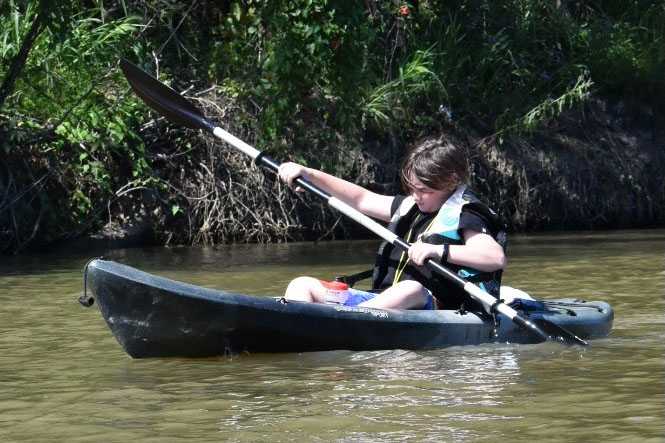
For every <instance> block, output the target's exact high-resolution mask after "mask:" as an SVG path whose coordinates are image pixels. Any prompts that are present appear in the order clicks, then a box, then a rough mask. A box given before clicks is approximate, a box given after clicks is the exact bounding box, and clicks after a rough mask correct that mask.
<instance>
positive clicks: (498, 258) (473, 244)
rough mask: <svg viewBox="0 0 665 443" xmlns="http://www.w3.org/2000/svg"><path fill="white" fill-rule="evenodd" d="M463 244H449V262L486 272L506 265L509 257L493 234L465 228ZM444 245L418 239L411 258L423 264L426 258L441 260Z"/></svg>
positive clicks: (410, 252)
mask: <svg viewBox="0 0 665 443" xmlns="http://www.w3.org/2000/svg"><path fill="white" fill-rule="evenodd" d="M462 234H463V235H464V242H465V243H464V244H463V245H449V246H448V257H447V260H446V261H447V262H448V263H454V264H456V265H460V266H468V267H470V268H473V269H477V270H479V271H484V272H492V271H497V270H499V269H503V268H505V267H506V264H507V259H506V255H505V253H504V251H503V248H502V247H501V245H499V244H498V243H497V242H496V241H495V240H494V238H492V236H490V235H488V234H483V233H481V232H477V231H473V230H470V229H465V230H464V231H463V232H462ZM443 254H444V245H432V244H429V243H423V242H421V241H417V242H416V243H414V244H413V245H412V246H411V249H409V259H411V261H413V262H414V263H415V264H416V265H418V266H422V265H423V264H424V263H425V260H426V259H428V258H433V259H434V260H441V258H442V257H443Z"/></svg>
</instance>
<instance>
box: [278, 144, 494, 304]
mask: <svg viewBox="0 0 665 443" xmlns="http://www.w3.org/2000/svg"><path fill="white" fill-rule="evenodd" d="M400 175H401V180H402V184H403V186H404V188H405V189H406V190H407V191H408V195H396V196H388V195H381V194H377V193H374V192H372V191H370V190H368V189H365V188H363V187H361V186H358V185H356V184H353V183H350V182H348V181H345V180H342V179H340V178H337V177H334V176H332V175H330V174H327V173H325V172H322V171H319V170H316V169H312V168H307V167H304V166H302V165H298V164H296V163H284V164H282V165H281V166H280V168H279V177H280V178H281V179H282V180H283V181H284V182H286V183H287V184H289V186H292V185H293V183H294V180H295V179H296V178H297V177H303V178H305V179H307V180H309V181H310V182H312V183H313V184H315V185H317V186H319V187H320V188H322V189H324V190H325V191H327V192H328V193H330V194H331V195H333V196H335V197H337V198H339V199H340V200H343V201H344V202H346V203H347V204H349V205H351V206H352V207H354V208H355V209H357V210H358V211H360V212H362V213H363V214H365V215H367V216H370V217H373V218H375V219H378V220H381V221H384V222H388V223H389V225H388V228H389V229H390V230H391V231H392V232H395V233H396V234H397V235H399V236H400V237H401V238H403V239H404V240H405V241H407V242H409V243H412V246H411V248H410V249H409V251H408V253H406V252H402V251H400V250H398V249H396V248H394V247H393V246H392V245H390V244H389V243H387V242H385V243H384V244H382V245H381V247H380V248H379V252H378V256H377V261H376V264H375V267H374V275H373V289H372V291H361V290H357V289H354V288H350V289H349V291H350V297H349V298H348V299H347V300H346V302H344V304H346V305H350V306H356V305H358V306H366V307H374V308H398V309H435V308H436V307H439V308H459V307H460V305H463V304H464V303H465V302H467V303H466V306H467V307H469V303H468V297H467V296H466V295H465V293H464V291H463V290H462V289H461V288H458V287H457V286H455V285H454V284H452V283H450V282H448V281H447V280H445V278H444V277H440V276H438V275H436V274H433V273H431V272H430V271H429V269H427V268H426V267H425V266H423V265H424V263H425V261H426V260H427V259H430V258H431V259H433V260H436V261H438V262H440V263H442V264H443V265H445V266H447V267H448V268H450V269H451V270H453V271H455V272H457V273H458V275H460V276H461V277H463V278H466V279H468V280H470V281H473V282H474V283H476V284H478V285H480V287H482V288H483V289H485V290H486V291H487V292H489V293H490V294H492V295H494V296H495V297H498V293H499V287H500V284H501V272H502V270H503V268H504V267H505V266H506V256H505V253H504V248H503V243H504V240H505V233H504V231H503V224H502V223H501V221H500V219H499V218H498V216H497V215H496V213H494V211H492V210H491V209H490V208H488V207H487V206H486V205H484V204H483V203H481V202H480V201H479V200H478V199H477V198H476V197H475V196H474V195H473V193H472V192H471V191H470V190H469V189H468V188H467V187H466V185H465V182H466V181H467V179H468V166H467V157H466V153H465V151H464V149H463V148H461V147H459V146H456V145H454V144H452V143H451V142H450V141H449V140H447V139H446V138H445V137H437V138H430V139H426V140H424V141H422V142H420V143H418V144H416V145H414V146H413V147H412V148H411V149H410V150H409V152H408V153H407V155H406V157H405V159H404V161H403V164H402V168H401V173H400ZM296 190H299V189H296ZM327 291H328V288H327V287H326V282H322V281H320V280H318V279H316V278H313V277H305V276H303V277H298V278H296V279H294V280H292V281H291V283H289V285H288V287H287V289H286V293H285V298H286V299H288V300H300V301H308V302H320V303H323V302H325V297H326V293H327Z"/></svg>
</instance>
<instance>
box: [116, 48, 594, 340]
mask: <svg viewBox="0 0 665 443" xmlns="http://www.w3.org/2000/svg"><path fill="white" fill-rule="evenodd" d="M120 68H121V69H122V71H123V73H124V74H125V77H126V78H127V80H128V81H129V84H130V85H131V86H132V89H134V91H135V92H136V94H137V95H138V96H139V97H141V98H142V99H143V100H144V101H145V102H146V104H147V105H148V106H150V107H151V108H153V109H154V110H155V111H157V112H159V113H160V114H162V115H163V116H164V117H166V118H167V119H169V120H170V121H172V122H173V123H177V124H179V125H182V126H186V127H188V128H192V129H203V130H205V131H208V132H211V133H212V134H213V135H215V136H216V137H217V138H220V139H222V140H224V141H225V142H227V143H228V144H230V145H231V146H233V147H234V148H236V149H237V150H239V151H241V152H243V153H245V154H247V155H248V156H249V157H251V158H252V159H253V160H254V161H255V162H256V163H259V162H260V163H261V164H262V165H263V166H265V167H267V168H268V169H271V170H273V171H274V172H277V170H278V169H279V164H278V163H277V162H276V161H275V160H273V159H271V158H270V157H268V156H267V155H265V154H264V153H262V152H261V151H259V150H257V149H255V148H254V147H252V146H250V145H248V144H247V143H245V142H244V141H242V140H240V139H238V138H236V137H235V136H233V135H232V134H230V133H228V132H226V131H225V130H224V129H222V128H220V127H218V126H215V125H214V124H213V123H212V122H210V121H209V120H208V119H206V118H205V117H204V116H203V114H202V113H201V111H200V110H199V109H198V108H197V107H196V106H194V105H193V104H192V103H191V102H189V101H188V100H187V99H186V98H184V97H183V96H181V95H180V94H178V93H177V92H176V91H174V90H173V89H171V88H169V87H168V86H166V85H164V84H163V83H161V82H160V81H159V80H157V79H155V78H154V77H152V76H150V75H148V74H147V73H145V72H144V71H142V70H141V69H139V68H138V67H137V66H135V65H133V64H132V63H130V62H128V61H126V60H122V61H121V62H120ZM295 182H296V183H297V184H298V185H299V186H300V187H301V188H303V189H307V190H308V191H310V192H313V193H314V194H316V195H318V196H319V197H321V198H323V199H324V200H326V201H327V202H328V205H329V206H331V207H333V208H335V209H337V210H338V211H340V212H341V213H342V214H344V215H346V216H347V217H349V218H351V219H352V220H354V221H356V222H358V223H360V224H361V225H363V226H364V227H366V228H367V229H369V230H370V231H372V232H374V233H375V234H377V235H378V236H379V237H381V238H383V239H384V240H386V241H387V242H389V243H391V244H392V245H394V246H395V247H397V248H398V249H400V250H403V251H408V250H409V248H410V245H409V243H407V242H405V241H404V240H402V239H401V238H400V237H399V236H397V235H396V234H395V233H394V232H391V231H389V230H388V229H386V228H385V227H383V226H382V225H381V224H379V223H378V222H376V221H374V220H373V219H371V218H370V217H368V216H366V215H364V214H363V213H361V212H359V211H357V210H356V209H354V208H353V207H351V206H349V205H348V204H346V203H344V202H343V201H341V200H339V199H338V198H336V197H333V196H331V195H330V194H328V193H327V192H326V191H324V190H322V189H320V188H319V187H317V186H315V185H314V184H312V183H310V182H309V181H307V180H305V179H303V178H302V177H298V178H297V179H296V180H295ZM425 265H426V266H427V267H428V268H429V269H430V270H432V271H433V272H436V273H437V274H439V275H441V276H443V277H445V278H447V279H448V280H450V281H451V282H453V283H454V284H456V285H458V286H459V287H461V288H463V289H464V291H465V292H466V293H467V294H469V295H470V296H471V297H472V298H473V299H475V300H477V301H478V302H480V303H481V304H482V305H483V306H484V307H485V309H486V310H487V311H488V312H498V313H501V314H503V315H505V316H506V317H508V318H510V319H511V320H512V321H513V322H514V323H516V324H517V325H519V326H520V327H522V328H523V329H524V330H526V331H528V332H529V333H531V334H532V335H533V336H534V337H535V338H537V339H538V340H539V341H546V340H550V341H557V342H560V343H565V344H579V345H586V344H587V343H586V342H585V341H584V340H582V339H581V338H579V337H577V336H576V335H574V334H572V333H571V332H569V331H567V330H565V329H564V328H562V327H560V326H559V325H557V324H555V323H552V322H550V321H547V320H545V319H539V320H537V321H534V322H532V321H530V320H529V319H527V318H524V317H522V316H521V315H520V314H519V313H518V312H517V311H515V310H514V309H513V308H511V307H510V306H508V305H506V304H505V303H503V302H502V301H501V300H497V299H496V298H494V297H493V296H491V295H490V294H488V293H487V292H485V291H483V290H482V289H480V288H479V287H478V286H476V285H474V284H473V283H471V282H468V281H466V280H464V279H462V278H460V277H459V276H458V275H457V274H455V273H454V272H452V271H450V270H448V269H447V268H445V267H444V266H442V265H441V264H439V263H436V262H435V261H433V260H427V262H426V263H425Z"/></svg>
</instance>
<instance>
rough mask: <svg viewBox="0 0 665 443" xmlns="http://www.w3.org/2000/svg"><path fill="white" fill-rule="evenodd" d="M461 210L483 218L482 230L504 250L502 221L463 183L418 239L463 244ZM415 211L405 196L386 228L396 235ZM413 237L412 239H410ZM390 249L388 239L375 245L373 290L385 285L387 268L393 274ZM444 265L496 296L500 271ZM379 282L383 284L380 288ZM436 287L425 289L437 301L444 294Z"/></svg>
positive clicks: (410, 199)
mask: <svg viewBox="0 0 665 443" xmlns="http://www.w3.org/2000/svg"><path fill="white" fill-rule="evenodd" d="M462 211H465V212H471V213H473V214H474V215H476V216H478V217H480V218H482V219H483V220H485V221H486V222H487V225H488V229H489V232H486V233H487V234H489V235H491V236H492V237H493V238H494V239H495V240H496V242H497V243H498V244H499V245H501V246H502V247H503V248H504V250H505V249H506V246H507V236H506V226H505V223H504V222H503V220H502V219H501V218H500V217H499V215H498V214H497V213H496V212H494V211H493V210H492V209H491V208H489V207H488V206H487V205H485V204H484V203H483V202H481V201H480V200H479V199H478V198H477V197H476V196H475V194H473V192H471V191H470V190H469V189H467V188H466V187H465V186H460V187H459V188H458V189H457V190H456V191H455V193H453V195H452V196H451V197H450V198H448V200H446V202H445V203H444V205H443V206H442V207H441V209H440V210H439V212H438V213H437V215H436V216H435V220H434V222H433V223H432V225H431V226H430V227H429V228H428V230H427V231H426V232H425V233H424V234H423V236H422V240H423V241H425V242H427V243H432V244H444V243H447V244H449V245H461V244H464V238H463V236H462V232H461V229H459V222H460V216H461V213H462ZM418 213H419V210H418V207H417V206H416V204H415V202H414V200H413V199H412V198H411V197H407V198H406V199H404V201H403V202H402V203H401V204H400V207H399V208H398V209H397V210H396V211H395V213H394V214H393V217H392V219H391V221H390V224H389V225H388V229H389V230H390V231H392V232H395V233H397V234H399V233H398V232H397V229H398V227H400V226H404V222H406V221H408V223H407V226H410V225H411V224H412V223H413V220H414V219H415V217H416V216H417V214H418ZM413 240H414V239H412V240H411V241H413ZM393 250H394V247H393V245H391V244H390V243H388V242H383V243H382V244H381V246H380V247H379V250H378V253H377V259H376V264H375V266H374V272H373V275H372V287H373V288H374V289H384V288H385V286H386V285H385V284H383V282H384V280H385V278H386V276H387V275H388V273H389V272H390V271H392V272H393V273H394V272H395V270H394V260H392V261H391V260H390V256H391V253H392V252H393ZM446 267H448V268H449V269H450V270H452V271H453V272H456V273H457V275H458V276H460V277H462V278H464V279H465V280H468V281H471V282H474V283H475V284H477V285H478V286H480V287H481V288H482V289H484V290H485V291H487V292H488V293H489V294H491V295H494V296H495V297H498V295H499V289H500V287H501V275H502V270H497V271H494V272H483V271H479V270H476V269H473V268H468V267H463V266H459V265H455V264H452V263H447V264H446ZM433 278H434V279H439V282H440V283H442V284H443V285H444V286H449V285H447V284H446V283H443V282H441V279H444V277H439V276H433ZM382 285H383V287H381V286H382ZM425 286H427V285H425ZM436 286H438V285H432V287H429V289H430V290H432V291H433V294H434V296H435V297H437V298H439V299H440V300H445V298H446V294H437V293H436V289H435V287H436Z"/></svg>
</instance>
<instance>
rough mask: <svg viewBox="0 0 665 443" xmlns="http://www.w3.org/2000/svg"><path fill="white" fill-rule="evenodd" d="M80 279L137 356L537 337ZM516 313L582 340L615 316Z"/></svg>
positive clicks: (595, 305) (118, 269) (512, 329)
mask: <svg viewBox="0 0 665 443" xmlns="http://www.w3.org/2000/svg"><path fill="white" fill-rule="evenodd" d="M85 278H86V287H87V288H89V289H90V290H91V291H92V294H93V295H94V299H95V300H96V301H97V304H98V305H99V309H100V311H101V313H102V316H103V317H104V320H106V323H107V324H108V326H109V328H110V329H111V332H112V333H113V335H114V336H115V338H116V339H117V340H118V342H119V343H120V345H121V346H122V347H123V349H124V350H125V351H126V352H127V353H128V354H129V355H130V356H132V357H134V358H145V357H210V356H218V355H227V354H236V353H240V352H306V351H328V350H337V349H346V350H357V351H360V350H380V349H434V348H443V347H447V346H457V345H477V344H481V343H489V342H502V343H505V342H510V343H533V342H534V337H533V335H532V334H528V333H526V332H525V331H523V330H522V329H520V328H519V327H518V326H516V325H515V323H513V322H512V321H510V320H509V319H508V318H507V317H503V315H501V314H499V315H497V316H496V321H495V319H494V318H493V317H492V316H489V315H485V314H483V313H472V312H459V311H452V310H437V311H422V310H385V309H371V308H363V307H347V306H340V305H328V304H318V303H302V302H293V301H289V302H287V301H285V300H284V299H281V298H275V297H261V296H250V295H244V294H238V293H231V292H226V291H220V290H214V289H208V288H202V287H200V286H194V285H191V284H187V283H181V282H177V281H174V280H170V279H167V278H164V277H159V276H156V275H152V274H148V273H146V272H143V271H140V270H138V269H135V268H132V267H129V266H126V265H123V264H120V263H115V262H112V261H105V260H93V261H92V262H90V263H89V264H88V266H87V268H86V277H85ZM84 297H85V294H84ZM91 300H92V299H91ZM91 300H89V303H88V304H90V301H91ZM520 312H522V313H523V315H524V316H526V317H528V318H529V319H531V320H533V321H538V320H539V319H545V320H548V321H551V322H553V323H555V324H557V325H559V326H561V327H563V328H565V329H567V330H568V331H570V332H572V333H573V334H576V335H577V336H579V337H580V338H583V339H594V338H600V337H604V336H606V335H608V334H609V332H610V330H611V328H612V321H613V318H614V312H613V310H612V308H611V307H610V305H609V304H607V303H605V302H601V301H594V302H587V301H583V300H576V299H557V300H547V301H540V302H531V303H528V304H525V305H523V306H522V308H521V309H520Z"/></svg>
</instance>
